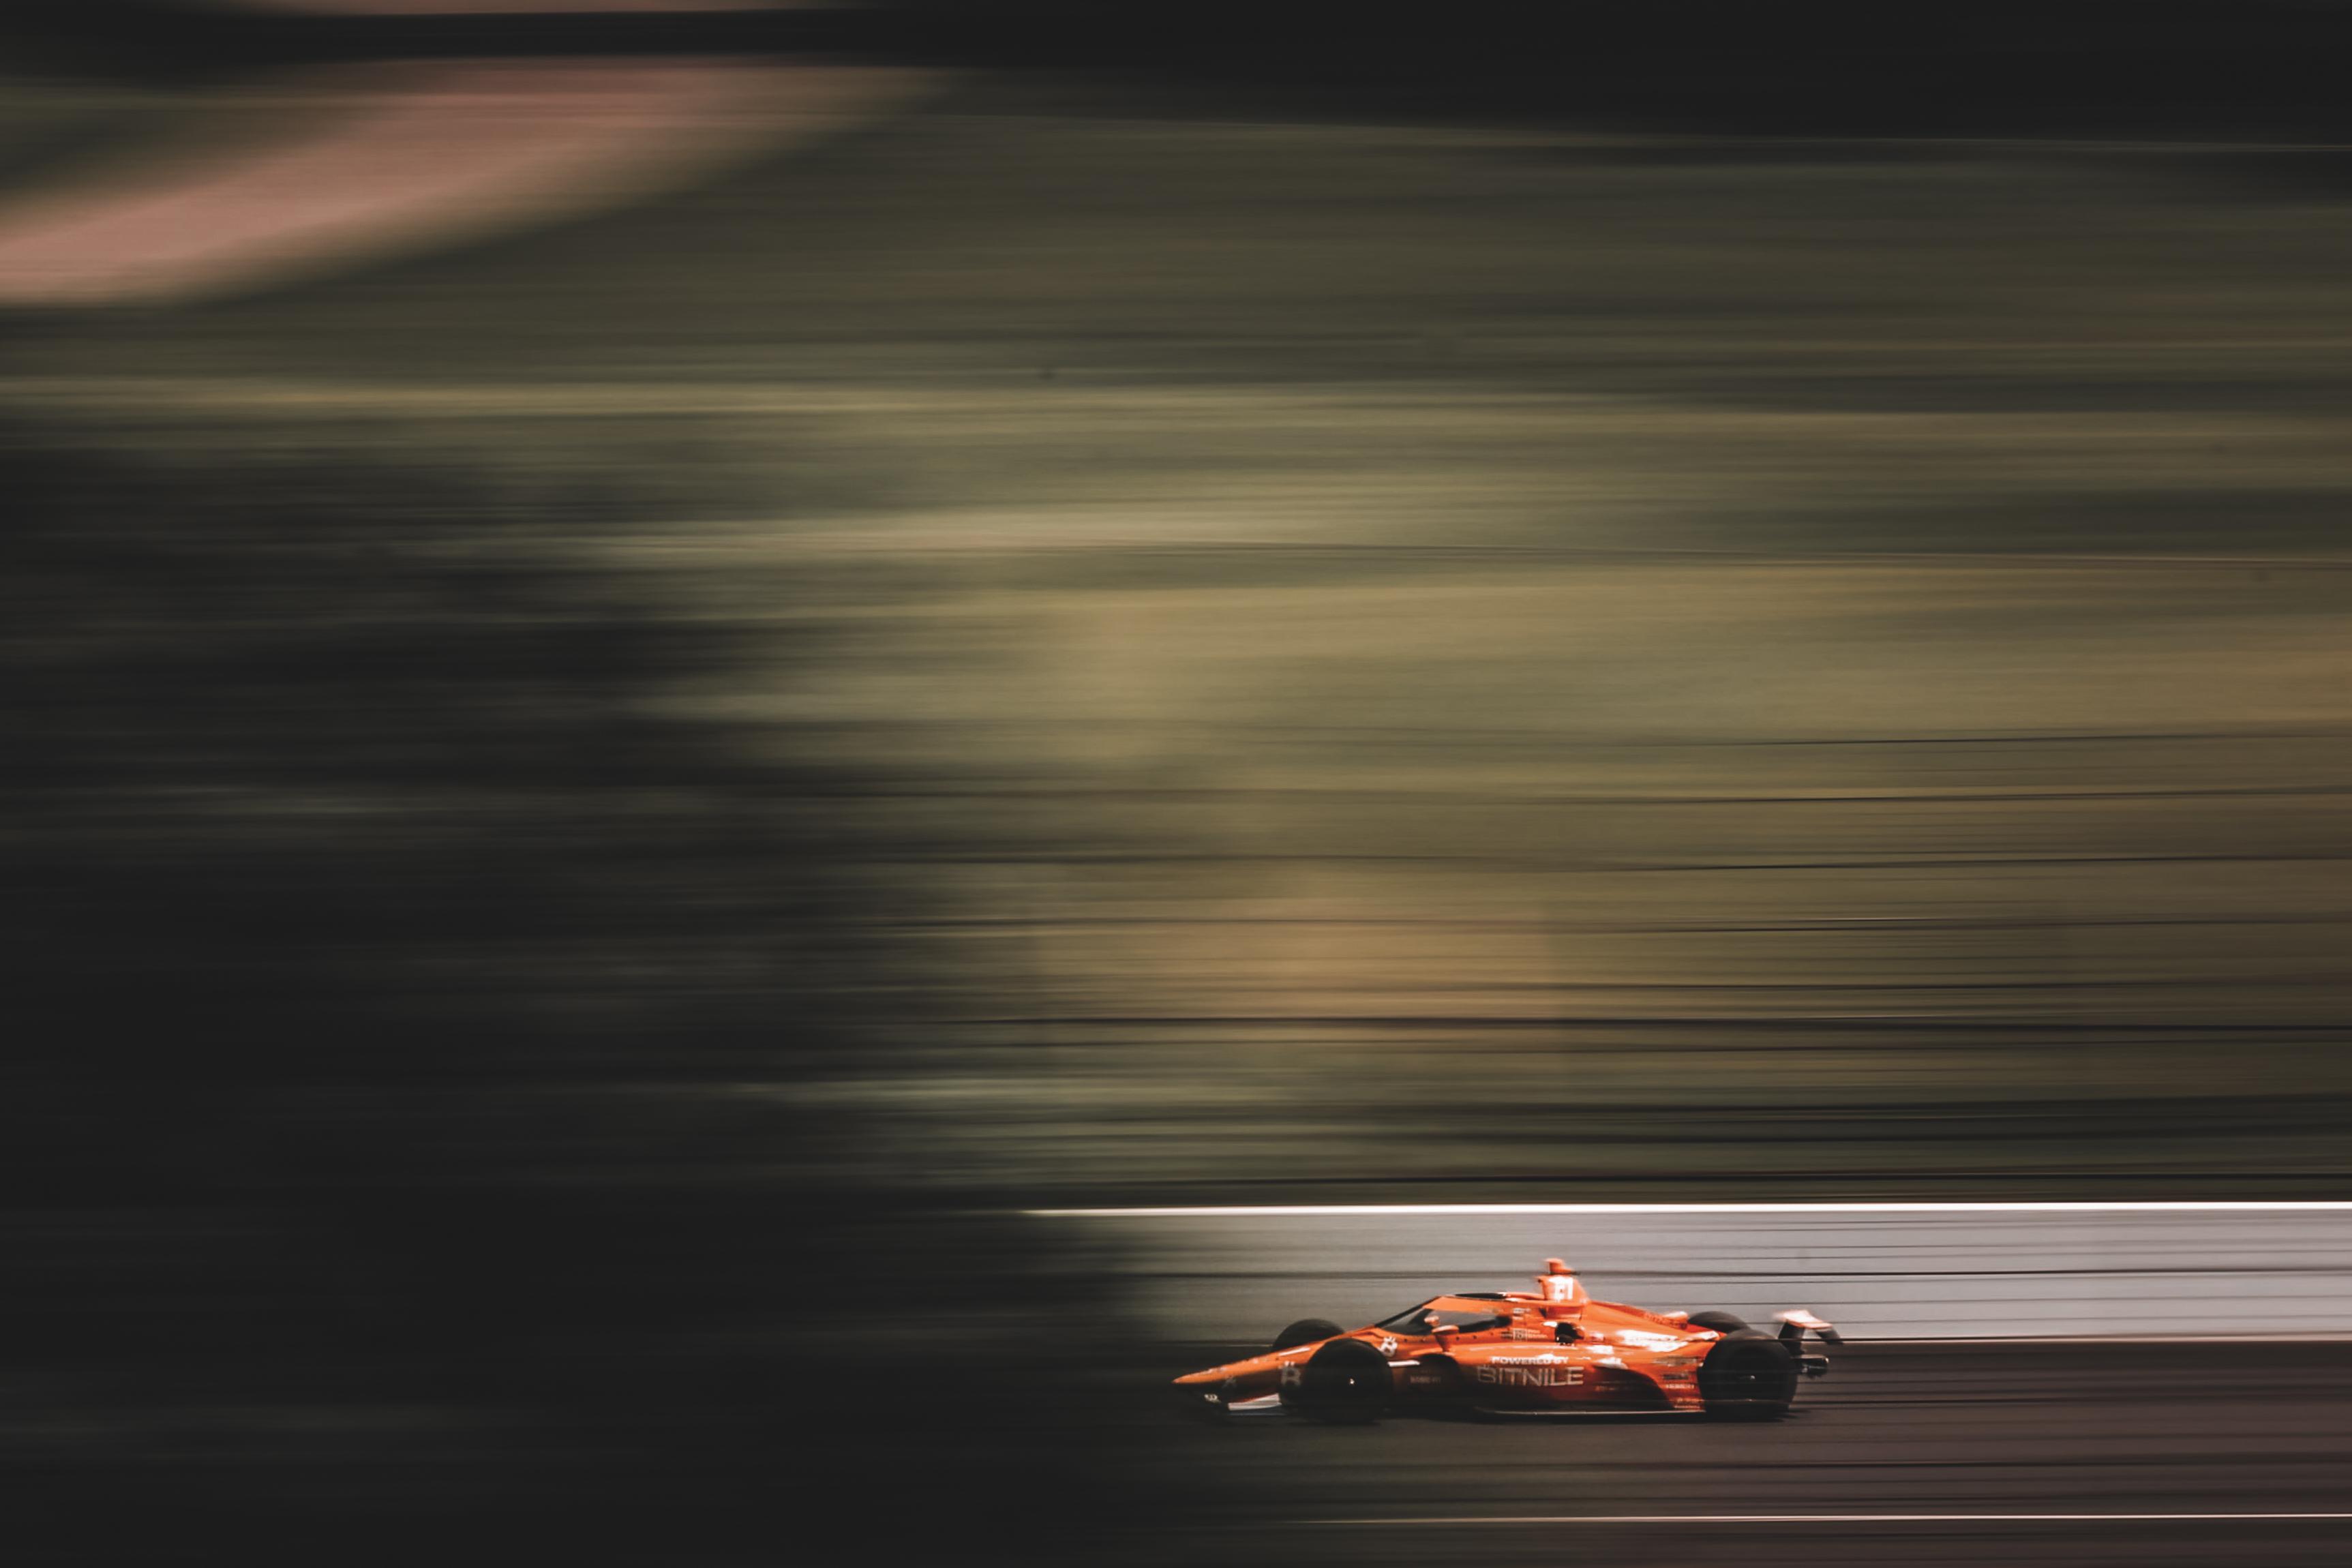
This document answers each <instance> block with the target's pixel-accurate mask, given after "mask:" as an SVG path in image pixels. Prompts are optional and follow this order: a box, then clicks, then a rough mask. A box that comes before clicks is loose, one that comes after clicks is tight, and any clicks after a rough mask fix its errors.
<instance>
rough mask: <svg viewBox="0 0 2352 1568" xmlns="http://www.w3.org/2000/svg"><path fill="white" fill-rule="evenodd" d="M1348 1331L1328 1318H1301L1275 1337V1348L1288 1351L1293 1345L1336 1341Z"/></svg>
mask: <svg viewBox="0 0 2352 1568" xmlns="http://www.w3.org/2000/svg"><path fill="white" fill-rule="evenodd" d="M1344 1332H1346V1331H1345V1330H1344V1329H1342V1328H1340V1327H1339V1324H1337V1323H1335V1322H1332V1321H1329V1320H1328V1319H1326V1318H1301V1319H1299V1320H1298V1321H1297V1322H1295V1323H1293V1324H1291V1325H1290V1327H1288V1328H1286V1329H1285V1330H1283V1331H1282V1332H1280V1333H1278V1334H1276V1335H1275V1336H1274V1348H1275V1349H1276V1350H1278V1351H1286V1350H1288V1349H1289V1348H1290V1347H1291V1346H1293V1345H1311V1344H1313V1343H1314V1342H1316V1341H1317V1340H1336V1339H1338V1338H1339V1336H1340V1335H1341V1334H1342V1333H1344Z"/></svg>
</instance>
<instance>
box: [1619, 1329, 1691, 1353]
mask: <svg viewBox="0 0 2352 1568" xmlns="http://www.w3.org/2000/svg"><path fill="white" fill-rule="evenodd" d="M1612 1337H1613V1338H1614V1339H1615V1340H1616V1341H1617V1342H1618V1343H1619V1344H1622V1345H1631V1346H1633V1348H1634V1349H1635V1350H1639V1351H1671V1350H1679V1349H1681V1348H1682V1345H1683V1336H1682V1335H1680V1334H1656V1333H1652V1332H1651V1331H1649V1330H1647V1329H1621V1330H1619V1331H1617V1333H1616V1334H1615V1335H1614V1336H1612Z"/></svg>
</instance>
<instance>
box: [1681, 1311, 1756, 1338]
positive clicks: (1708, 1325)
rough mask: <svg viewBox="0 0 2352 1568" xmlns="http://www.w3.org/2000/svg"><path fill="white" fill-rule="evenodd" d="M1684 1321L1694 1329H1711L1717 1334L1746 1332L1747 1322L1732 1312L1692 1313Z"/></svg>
mask: <svg viewBox="0 0 2352 1568" xmlns="http://www.w3.org/2000/svg"><path fill="white" fill-rule="evenodd" d="M1684 1321H1685V1322H1687V1323H1689V1324H1690V1326H1691V1327H1692V1328H1694V1329H1713V1330H1714V1331H1716V1332H1717V1333H1718V1334H1744V1333H1746V1332H1747V1331H1748V1320H1747V1319H1745V1318H1743V1317H1740V1316H1738V1314H1737V1313H1733V1312H1693V1313H1692V1314H1691V1315H1690V1316H1689V1317H1688V1318H1686V1319H1685V1320H1684Z"/></svg>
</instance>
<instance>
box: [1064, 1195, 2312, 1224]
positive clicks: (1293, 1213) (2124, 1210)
mask: <svg viewBox="0 0 2352 1568" xmlns="http://www.w3.org/2000/svg"><path fill="white" fill-rule="evenodd" d="M1022 1212H1023V1213H1024V1214H1025V1215H1028V1216H1029V1217H1030V1218H1032V1219H1254V1218H1255V1219H1306V1218H1324V1217H1336V1216H1344V1215H1554V1214H1558V1215H1608V1214H1623V1215H1668V1214H1800V1215H1832V1214H2051V1215H2065V1214H2343V1213H2347V1212H2352V1199H2336V1198H2325V1199H2311V1200H2282V1201H2275V1202H2273V1201H2270V1200H2264V1199H2230V1198H2222V1199H2213V1200H2202V1199H2188V1200H2180V1201H2165V1200H2150V1201H2147V1202H2117V1203H1998V1202H1992V1203H1854V1204H1838V1203H1820V1204H1802V1203H1799V1204H1268V1205H1233V1206H1223V1207H1205V1208H1132V1209H1024V1210H1023V1211H1022Z"/></svg>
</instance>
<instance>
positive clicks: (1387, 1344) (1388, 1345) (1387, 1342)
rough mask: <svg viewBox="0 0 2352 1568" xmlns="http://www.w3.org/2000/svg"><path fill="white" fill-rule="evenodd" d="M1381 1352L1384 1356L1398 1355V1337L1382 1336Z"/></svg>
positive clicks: (1392, 1335)
mask: <svg viewBox="0 0 2352 1568" xmlns="http://www.w3.org/2000/svg"><path fill="white" fill-rule="evenodd" d="M1380 1351H1381V1354H1382V1355H1394V1354H1396V1351H1397V1342H1396V1336H1395V1335H1394V1334H1383V1335H1381V1344H1380Z"/></svg>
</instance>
